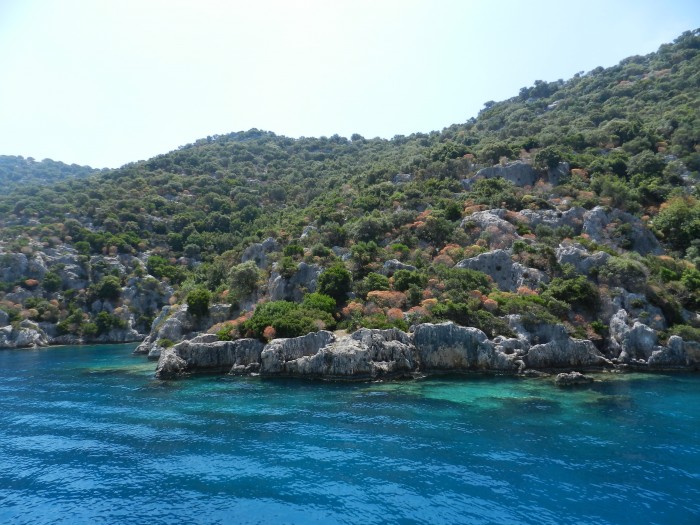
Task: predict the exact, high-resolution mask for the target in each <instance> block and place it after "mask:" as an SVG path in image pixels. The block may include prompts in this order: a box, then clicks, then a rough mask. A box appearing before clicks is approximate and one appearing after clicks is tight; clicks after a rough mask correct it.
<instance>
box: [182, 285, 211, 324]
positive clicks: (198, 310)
mask: <svg viewBox="0 0 700 525" xmlns="http://www.w3.org/2000/svg"><path fill="white" fill-rule="evenodd" d="M186 301H187V311H188V312H190V313H191V314H192V315H194V316H196V317H204V316H205V315H207V314H208V313H209V301H211V293H210V292H209V290H207V289H206V288H202V287H200V288H195V289H194V290H192V291H191V292H190V293H188V294H187V299H186Z"/></svg>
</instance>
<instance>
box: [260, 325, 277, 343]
mask: <svg viewBox="0 0 700 525" xmlns="http://www.w3.org/2000/svg"><path fill="white" fill-rule="evenodd" d="M276 335H277V331H276V330H275V328H274V327H272V326H266V327H265V330H263V337H264V338H265V340H266V341H272V340H273V339H274V338H275V336H276Z"/></svg>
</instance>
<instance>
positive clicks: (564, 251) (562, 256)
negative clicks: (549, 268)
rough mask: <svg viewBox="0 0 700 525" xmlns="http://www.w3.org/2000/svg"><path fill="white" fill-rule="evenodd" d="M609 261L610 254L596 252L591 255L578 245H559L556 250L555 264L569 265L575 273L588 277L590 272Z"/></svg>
mask: <svg viewBox="0 0 700 525" xmlns="http://www.w3.org/2000/svg"><path fill="white" fill-rule="evenodd" d="M609 259H610V254H608V253H605V252H596V253H594V254H591V253H590V252H589V251H588V250H586V249H585V248H584V247H583V246H581V245H580V244H560V245H559V247H558V248H557V262H558V263H559V264H561V265H564V264H570V265H572V266H573V267H574V269H575V270H576V273H580V274H583V275H590V273H591V270H594V269H595V270H597V269H599V268H600V267H602V266H604V265H605V264H606V263H607V262H608V260H609Z"/></svg>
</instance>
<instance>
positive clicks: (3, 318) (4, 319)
mask: <svg viewBox="0 0 700 525" xmlns="http://www.w3.org/2000/svg"><path fill="white" fill-rule="evenodd" d="M8 324H10V316H9V315H7V312H6V311H5V310H0V327H3V326H7V325H8Z"/></svg>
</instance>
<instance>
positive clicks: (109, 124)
mask: <svg viewBox="0 0 700 525" xmlns="http://www.w3.org/2000/svg"><path fill="white" fill-rule="evenodd" d="M697 27H700V1H698V0H687V1H683V0H667V1H665V2H659V1H658V0H656V1H648V0H634V1H633V0H618V1H614V0H587V1H576V2H573V1H572V2H567V1H565V0H558V1H545V0H529V1H527V2H520V1H505V0H503V1H467V0H462V1H448V0H443V1H441V0H432V1H418V0H415V1H412V0H401V1H393V0H391V1H389V0H387V1H382V0H374V1H364V0H353V1H349V0H348V1H345V2H335V1H331V0H326V1H311V0H307V1H292V0H288V1H272V0H255V1H253V0H250V1H246V2H235V1H229V2H225V1H213V0H196V1H194V0H193V1H184V0H113V1H107V0H53V1H52V0H43V1H42V0H0V68H1V71H2V76H1V77H0V154H4V155H23V156H25V157H28V156H32V157H34V158H36V159H37V160H39V159H42V158H46V157H48V158H52V159H54V160H61V161H64V162H68V163H77V164H89V165H91V166H94V167H118V166H120V165H122V164H124V163H127V162H131V161H137V160H141V159H147V158H150V157H152V156H154V155H157V154H159V153H165V152H168V151H170V150H173V149H176V148H177V147H178V146H180V145H183V144H186V143H189V142H194V141H195V140H196V139H198V138H202V137H206V136H207V135H214V134H223V133H228V132H231V131H239V130H247V129H250V128H253V127H255V128H259V129H265V130H270V131H274V132H275V133H277V134H280V135H288V136H292V137H299V136H321V135H326V136H330V135H332V134H334V133H338V134H340V135H342V136H347V137H349V136H350V135H351V134H352V133H360V134H362V135H364V136H365V137H368V138H369V137H375V136H380V137H386V138H391V137H392V136H394V135H397V134H404V135H408V134H410V133H413V132H429V131H432V130H439V129H442V128H444V127H446V126H449V125H450V124H453V123H458V122H464V121H466V120H468V119H469V118H470V117H473V116H476V114H477V113H478V111H479V109H481V108H482V107H483V104H484V102H486V101H488V100H503V99H505V98H509V97H511V96H515V95H517V94H518V91H519V89H520V88H521V87H523V86H529V85H532V84H533V83H534V81H535V80H538V79H541V80H547V81H552V80H557V79H559V78H562V79H567V78H570V77H571V76H572V75H574V74H575V73H576V72H578V71H590V70H591V69H593V68H595V67H597V66H603V67H608V66H612V65H614V64H616V63H617V62H619V61H620V60H621V59H622V58H625V57H627V56H629V55H635V54H640V55H641V54H647V53H650V52H652V51H655V50H656V49H657V48H658V46H659V45H660V44H662V43H664V42H670V41H672V40H673V39H674V38H675V37H677V36H678V35H679V34H680V33H682V32H683V31H685V30H689V29H694V28H697Z"/></svg>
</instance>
